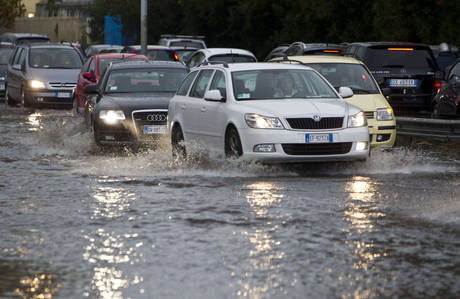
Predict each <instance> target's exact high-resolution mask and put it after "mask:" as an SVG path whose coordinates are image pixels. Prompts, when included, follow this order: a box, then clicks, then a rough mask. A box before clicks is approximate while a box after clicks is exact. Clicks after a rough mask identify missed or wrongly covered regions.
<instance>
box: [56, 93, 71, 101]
mask: <svg viewBox="0 0 460 299" xmlns="http://www.w3.org/2000/svg"><path fill="white" fill-rule="evenodd" d="M71 97H72V93H71V92H57V93H56V98H59V99H69V98H71Z"/></svg>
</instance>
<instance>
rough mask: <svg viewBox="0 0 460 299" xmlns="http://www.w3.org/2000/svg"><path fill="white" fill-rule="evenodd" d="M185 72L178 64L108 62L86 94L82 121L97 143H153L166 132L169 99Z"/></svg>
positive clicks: (86, 89)
mask: <svg viewBox="0 0 460 299" xmlns="http://www.w3.org/2000/svg"><path fill="white" fill-rule="evenodd" d="M186 74H187V70H186V68H185V66H184V65H183V64H182V63H179V62H168V61H129V62H119V63H112V64H110V65H109V66H108V67H107V68H106V70H105V72H104V74H103V75H102V77H101V79H100V80H99V83H98V84H97V85H95V84H90V85H87V86H85V88H84V91H85V92H86V93H88V94H90V97H89V99H88V101H87V104H86V108H85V121H86V125H87V126H88V128H90V129H91V130H92V131H93V133H94V139H95V141H96V144H97V145H109V144H112V145H116V144H125V145H129V144H139V143H148V142H153V143H154V142H155V140H156V139H157V137H159V136H161V135H164V134H167V133H168V127H167V115H168V104H169V100H170V99H171V98H172V96H173V95H174V94H175V92H176V89H177V87H178V85H179V84H180V83H181V82H182V80H183V78H184V77H185V75H186Z"/></svg>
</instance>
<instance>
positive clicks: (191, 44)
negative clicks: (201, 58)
mask: <svg viewBox="0 0 460 299" xmlns="http://www.w3.org/2000/svg"><path fill="white" fill-rule="evenodd" d="M169 46H170V47H184V48H185V47H190V48H198V49H204V45H203V43H200V42H194V41H174V42H170V43H169Z"/></svg>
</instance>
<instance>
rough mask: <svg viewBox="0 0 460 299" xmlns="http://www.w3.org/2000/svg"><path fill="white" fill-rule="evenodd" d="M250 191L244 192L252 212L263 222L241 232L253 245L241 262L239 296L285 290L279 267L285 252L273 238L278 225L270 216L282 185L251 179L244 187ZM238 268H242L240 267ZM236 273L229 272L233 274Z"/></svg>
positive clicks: (284, 291) (274, 216)
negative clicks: (245, 259) (245, 260)
mask: <svg viewBox="0 0 460 299" xmlns="http://www.w3.org/2000/svg"><path fill="white" fill-rule="evenodd" d="M246 188H247V189H249V190H250V191H249V192H248V193H247V194H246V195H245V197H246V200H247V202H248V204H249V206H250V207H251V208H252V216H253V217H254V218H255V219H263V224H262V225H255V227H253V230H251V231H246V232H243V234H244V235H247V236H248V238H249V241H250V243H251V244H252V249H251V250H250V252H249V257H248V259H249V260H248V262H247V263H246V265H245V266H243V267H242V268H243V271H244V272H243V273H242V276H243V277H244V278H243V279H240V280H239V281H238V282H239V285H240V289H239V290H238V291H237V293H236V294H237V296H239V297H250V298H266V297H267V295H269V292H272V291H273V290H278V291H281V292H282V293H287V291H286V290H285V289H284V287H285V282H284V281H283V276H282V275H281V274H280V267H281V265H282V262H283V259H284V258H285V253H284V252H283V251H281V250H280V242H279V241H278V240H276V239H274V238H273V233H274V232H276V231H277V230H278V229H279V227H278V225H277V224H274V223H273V221H272V220H274V219H275V218H277V217H278V216H277V215H276V212H274V208H276V206H277V205H278V204H279V203H280V202H281V201H282V199H283V198H284V194H283V193H282V191H283V190H282V188H279V187H277V186H276V185H275V184H272V183H266V182H264V183H254V184H250V185H248V186H247V187H246ZM240 270H241V269H240ZM234 275H235V273H232V276H234Z"/></svg>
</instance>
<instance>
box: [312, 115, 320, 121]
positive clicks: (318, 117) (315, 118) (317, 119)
mask: <svg viewBox="0 0 460 299" xmlns="http://www.w3.org/2000/svg"><path fill="white" fill-rule="evenodd" d="M313 120H314V121H316V122H319V121H320V120H321V116H319V115H318V114H315V115H313Z"/></svg>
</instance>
